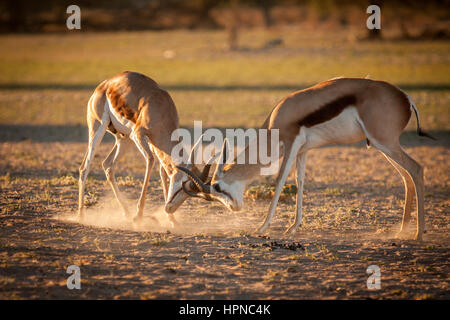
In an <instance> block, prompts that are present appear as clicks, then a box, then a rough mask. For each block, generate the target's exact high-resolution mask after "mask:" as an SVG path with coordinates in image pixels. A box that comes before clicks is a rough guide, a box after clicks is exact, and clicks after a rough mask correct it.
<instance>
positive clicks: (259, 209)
mask: <svg viewBox="0 0 450 320" xmlns="http://www.w3.org/2000/svg"><path fill="white" fill-rule="evenodd" d="M111 146H112V145H111V143H105V144H103V145H102V147H101V150H100V152H99V153H100V154H99V156H98V157H97V158H96V162H95V163H94V168H93V171H92V173H91V175H90V177H91V178H90V179H89V183H88V187H87V191H88V197H87V201H88V203H89V205H90V206H89V208H88V211H87V215H88V218H87V221H86V223H85V224H79V223H78V222H77V221H76V220H75V217H74V214H75V212H76V199H77V177H78V172H77V168H78V166H79V163H80V162H81V158H82V155H83V152H84V151H85V148H86V144H85V143H79V142H66V143H58V142H51V143H50V142H40V143H39V142H30V141H23V142H2V143H1V144H0V191H1V192H0V206H1V215H0V298H2V299H23V298H25V299H27V298H41V299H61V298H74V299H80V298H82V299H84V298H89V299H115V298H119V299H128V298H133V299H136V298H137V299H139V298H142V299H161V298H163V299H164V298H167V299H311V298H312V299H335V298H339V299H361V298H362V299H366V298H371V299H378V298H389V299H391V298H393V299H429V298H431V299H449V298H450V292H449V289H450V286H449V279H448V272H449V245H450V238H449V221H450V216H449V209H448V207H449V191H450V187H449V175H448V172H450V164H449V161H448V158H449V156H450V149H449V148H448V146H445V145H435V146H423V145H422V146H420V145H419V146H415V147H408V148H407V151H408V152H409V153H410V154H411V155H412V156H413V157H414V158H415V159H417V160H418V161H419V162H421V163H422V164H424V165H425V166H426V169H425V179H426V195H425V200H426V203H425V208H426V228H427V232H426V234H425V236H424V240H423V241H420V242H417V241H413V240H404V239H403V240H401V239H396V238H395V237H394V234H395V232H396V231H397V229H398V227H399V223H400V221H401V214H402V205H403V204H402V203H403V193H404V191H403V186H402V181H401V179H400V176H399V175H398V174H397V173H396V171H395V170H394V169H393V168H392V167H391V166H390V165H389V164H388V163H387V161H386V160H385V159H384V157H383V156H382V155H380V154H379V153H378V152H376V151H375V150H366V149H365V148H361V147H330V148H323V149H320V150H314V151H312V152H310V154H309V157H308V163H307V173H306V186H305V189H306V190H305V197H304V225H303V227H302V228H300V229H299V230H298V231H297V232H296V233H295V234H294V235H292V236H286V235H284V234H283V231H284V230H285V228H286V227H287V226H288V225H289V223H290V221H291V219H292V218H293V213H294V208H295V203H294V200H293V199H292V198H290V197H286V198H285V199H284V201H283V202H282V203H280V204H279V206H278V210H277V214H276V216H275V219H274V221H273V223H272V225H271V228H270V229H269V230H268V232H267V233H266V234H265V235H263V236H258V235H257V234H255V233H254V231H253V230H254V228H255V226H256V225H258V224H259V223H260V222H261V221H262V219H263V216H264V214H265V213H266V210H267V209H268V206H269V201H268V200H260V201H252V200H251V199H248V198H247V200H246V205H245V208H244V210H243V211H241V212H228V211H227V210H226V209H224V208H222V207H221V206H220V205H218V204H211V203H206V202H202V201H201V200H199V199H189V200H188V201H187V202H186V203H185V204H184V205H183V206H182V208H181V209H180V210H179V211H178V212H177V213H176V217H177V219H178V220H179V221H180V222H181V227H180V228H176V229H173V228H171V227H170V226H169V225H168V222H167V220H166V219H165V216H164V213H163V210H162V209H161V208H162V205H163V196H162V189H161V187H160V184H159V181H158V177H157V176H156V174H154V176H152V181H151V184H150V187H149V191H148V201H147V206H146V209H145V216H146V217H147V219H146V222H145V223H144V225H143V226H142V227H141V228H140V229H139V230H136V229H135V228H134V227H133V225H132V224H131V223H130V222H128V221H127V220H125V219H124V218H122V217H121V213H120V210H119V209H118V207H117V205H116V203H115V201H114V200H113V197H112V192H111V191H110V189H109V186H108V185H107V184H106V182H105V178H104V174H103V172H102V170H101V168H100V161H101V160H102V159H103V158H104V157H105V156H106V154H107V152H108V151H109V149H110V148H111ZM117 172H118V176H119V184H120V187H121V189H122V191H123V192H124V194H125V195H126V196H127V198H128V200H129V203H130V207H131V206H134V205H135V203H136V199H137V197H138V195H139V189H140V185H141V181H142V177H143V173H144V164H143V161H142V159H141V157H140V156H139V155H138V154H137V153H133V154H130V155H129V156H128V157H127V158H126V159H125V161H122V162H121V163H119V170H118V171H117ZM154 173H156V170H155V171H154ZM271 181H273V178H271V179H261V180H260V181H259V182H260V183H262V184H268V183H270V182H271ZM289 183H294V181H293V179H292V177H291V179H290V181H289ZM152 215H153V216H156V217H157V218H158V219H159V221H160V225H156V224H155V223H154V222H153V221H152V220H151V219H150V218H149V217H150V216H152ZM414 222H415V221H414ZM413 232H414V231H413V230H412V233H411V237H412V236H413ZM72 264H76V265H78V266H80V268H81V286H82V287H81V290H69V289H67V287H66V279H67V277H68V276H69V275H68V274H67V273H66V268H67V267H68V266H69V265H72ZM372 264H375V265H378V266H379V267H380V270H381V289H380V290H377V291H369V290H368V289H367V287H366V281H367V278H368V276H369V275H368V274H366V269H367V267H368V266H369V265H372Z"/></svg>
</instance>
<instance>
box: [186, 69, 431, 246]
mask: <svg viewBox="0 0 450 320" xmlns="http://www.w3.org/2000/svg"><path fill="white" fill-rule="evenodd" d="M412 111H414V113H415V115H416V119H417V133H418V134H419V135H420V136H426V137H429V138H432V139H434V138H433V137H431V136H430V135H428V134H427V133H425V132H423V131H422V129H421V127H420V123H419V114H418V110H417V108H416V106H415V105H414V103H413V102H412V100H411V98H410V97H409V96H408V95H407V94H406V93H405V92H403V91H402V90H400V89H399V88H397V87H395V86H393V85H391V84H389V83H387V82H383V81H374V80H369V79H359V78H336V79H331V80H328V81H325V82H322V83H319V84H317V85H315V86H313V87H311V88H307V89H304V90H300V91H297V92H294V93H291V94H290V95H288V96H287V97H285V98H284V99H283V100H282V101H281V102H280V103H278V105H277V106H276V107H275V108H274V109H273V110H272V112H271V113H270V115H269V117H268V118H267V119H266V121H265V122H264V124H263V126H262V128H264V129H268V132H269V134H270V132H271V130H273V129H278V130H279V139H280V147H282V148H283V154H284V155H283V161H282V163H281V168H280V170H279V173H278V177H277V179H276V189H275V194H274V196H273V199H272V202H271V204H270V208H269V212H268V214H267V216H266V218H265V221H264V223H263V224H262V225H261V226H260V227H259V229H258V232H263V231H264V230H265V229H266V228H267V227H268V226H269V224H270V222H271V220H272V218H273V215H274V212H275V208H276V206H277V202H278V199H279V197H280V193H281V190H282V187H283V185H284V183H285V181H286V178H287V177H288V174H289V171H290V169H291V167H292V165H293V163H294V161H296V167H297V172H296V182H297V189H298V192H297V201H296V211H297V214H296V216H295V220H294V222H293V224H292V225H291V226H290V227H289V228H288V229H287V230H286V232H290V233H292V232H294V231H295V230H296V229H297V228H298V227H299V226H300V225H301V223H302V193H303V183H304V176H305V164H306V153H307V151H308V150H310V149H313V148H318V147H320V146H323V145H327V144H350V143H354V142H358V141H361V140H363V139H367V145H368V146H370V145H372V146H374V147H375V148H376V149H378V150H379V151H381V152H382V153H383V154H384V155H385V157H386V158H387V160H388V161H389V162H390V163H391V164H392V165H393V166H394V167H395V168H396V169H397V171H398V172H399V173H400V175H401V176H402V178H403V181H404V185H405V206H404V211H403V220H402V225H401V229H400V232H399V235H401V234H403V233H404V232H405V230H406V228H407V225H408V224H409V221H410V218H411V206H412V202H413V196H414V193H415V194H416V199H417V231H416V235H415V238H416V239H418V240H419V239H422V235H423V232H424V224H425V222H424V181H423V167H422V166H421V165H420V164H419V163H417V162H416V161H415V160H414V159H412V158H411V157H410V156H409V155H408V154H407V153H406V152H405V151H404V150H403V149H402V147H401V146H400V143H399V136H400V134H401V133H402V131H403V129H404V128H405V127H406V125H407V124H408V122H409V120H410V117H411V113H412ZM268 141H269V139H268ZM248 149H249V148H248V146H247V149H246V150H245V151H244V152H248ZM268 149H270V145H268ZM226 150H227V146H226V141H225V142H224V147H223V151H222V157H221V160H220V162H219V163H220V164H219V165H218V166H217V168H216V171H215V173H214V176H213V177H212V179H211V182H210V183H204V180H201V179H199V178H198V177H197V176H196V175H195V173H193V172H191V171H190V170H188V169H184V168H180V169H181V170H182V171H184V172H185V173H186V174H187V175H188V176H189V177H190V179H191V180H192V181H193V182H194V183H195V184H196V186H197V188H198V190H199V191H197V192H191V191H190V190H186V191H189V193H190V195H192V196H198V197H203V198H205V199H207V200H217V201H220V202H221V203H223V204H224V205H225V206H226V207H227V208H229V209H230V210H240V209H241V207H242V204H243V195H244V191H245V188H246V186H247V185H248V183H249V182H251V181H252V179H254V178H255V177H256V176H258V175H259V174H260V169H261V167H263V165H261V164H260V163H259V164H258V163H257V164H238V163H236V161H234V162H233V163H231V164H226V165H224V159H226V155H225V154H226ZM280 154H281V152H280ZM246 159H248V157H246Z"/></svg>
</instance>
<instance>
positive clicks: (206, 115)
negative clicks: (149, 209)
mask: <svg viewBox="0 0 450 320" xmlns="http://www.w3.org/2000/svg"><path fill="white" fill-rule="evenodd" d="M226 36H227V35H226V33H225V32H223V31H196V32H193V31H171V32H129V33H127V32H120V33H92V34H76V33H67V34H58V35H3V36H0V47H1V48H2V49H1V51H0V88H1V89H0V90H1V91H0V123H10V124H58V125H65V124H71V125H76V124H82V125H84V124H85V112H86V111H85V108H86V107H85V106H86V103H87V101H88V99H89V96H90V94H91V93H92V91H93V89H94V88H95V86H96V85H97V84H98V83H99V82H101V81H102V80H104V79H106V78H108V77H110V76H112V75H114V74H117V73H119V72H121V71H124V70H134V71H139V72H142V73H144V74H147V75H149V76H150V77H152V78H153V79H155V80H156V81H157V82H158V83H160V85H161V86H162V87H165V88H167V89H168V90H169V92H170V93H171V95H172V97H173V98H174V100H175V103H176V105H177V108H178V111H179V114H180V120H181V125H183V126H192V125H193V121H194V120H203V122H204V123H203V124H204V126H218V127H254V126H258V125H260V124H261V123H262V122H263V121H264V119H265V117H266V116H267V114H268V113H269V111H270V110H271V109H272V108H273V106H274V105H275V104H276V103H277V101H279V100H280V99H281V98H282V97H283V96H284V95H286V94H287V93H289V92H292V91H294V89H300V88H304V87H305V86H308V85H312V84H314V83H317V82H319V81H322V80H326V79H329V78H332V77H336V76H349V77H365V76H366V75H370V77H371V78H373V79H383V80H386V81H389V82H392V83H394V84H397V85H400V86H403V87H404V88H405V89H406V90H407V91H408V92H409V93H410V94H411V96H412V97H413V99H414V100H415V101H416V103H417V105H418V106H419V108H420V112H421V118H422V119H423V120H422V122H423V126H424V128H427V129H434V130H447V129H449V128H450V125H449V123H450V122H449V120H450V111H449V110H450V109H449V107H448V106H449V105H450V78H449V76H448V75H449V74H450V63H449V60H450V42H445V41H436V42H420V41H415V42H394V41H386V42H377V43H370V42H354V41H349V40H348V36H347V35H346V34H345V33H344V34H342V33H332V32H330V33H328V34H325V35H324V34H319V33H317V34H314V33H312V34H311V33H303V32H301V30H297V29H294V28H292V29H286V30H278V31H270V32H263V31H261V30H250V31H245V32H242V34H241V35H240V44H241V46H242V47H243V49H242V50H239V51H236V52H229V51H227V50H226V49H225V47H226ZM273 37H283V39H284V45H283V46H282V47H280V48H274V49H270V50H261V49H260V48H261V47H262V46H263V45H264V43H265V41H267V40H268V39H271V38H273ZM166 50H173V51H174V52H175V53H176V56H175V58H173V59H165V58H164V56H163V53H164V51H166ZM410 126H411V128H413V127H414V126H415V123H414V122H412V124H410Z"/></svg>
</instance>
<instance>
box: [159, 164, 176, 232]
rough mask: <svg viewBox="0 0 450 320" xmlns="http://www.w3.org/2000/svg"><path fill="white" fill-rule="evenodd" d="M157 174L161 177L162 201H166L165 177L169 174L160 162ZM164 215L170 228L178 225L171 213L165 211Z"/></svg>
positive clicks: (167, 188) (166, 186)
mask: <svg viewBox="0 0 450 320" xmlns="http://www.w3.org/2000/svg"><path fill="white" fill-rule="evenodd" d="M159 175H160V177H161V184H162V187H163V191H164V202H167V192H168V190H169V187H168V185H167V179H168V178H169V176H168V175H167V172H166V170H164V167H163V166H162V165H161V164H160V166H159ZM166 215H167V218H168V219H169V221H170V223H171V225H172V228H175V227H176V226H178V225H179V224H178V221H177V220H176V219H175V217H174V215H173V213H168V212H166Z"/></svg>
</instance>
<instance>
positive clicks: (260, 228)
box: [256, 224, 268, 234]
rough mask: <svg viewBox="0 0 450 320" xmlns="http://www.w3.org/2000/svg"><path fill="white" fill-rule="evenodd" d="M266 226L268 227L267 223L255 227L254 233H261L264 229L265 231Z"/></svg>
mask: <svg viewBox="0 0 450 320" xmlns="http://www.w3.org/2000/svg"><path fill="white" fill-rule="evenodd" d="M267 227H268V226H267V225H265V224H263V225H262V226H260V227H259V228H258V229H256V233H259V234H261V233H263V232H264V231H266V229H267Z"/></svg>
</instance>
